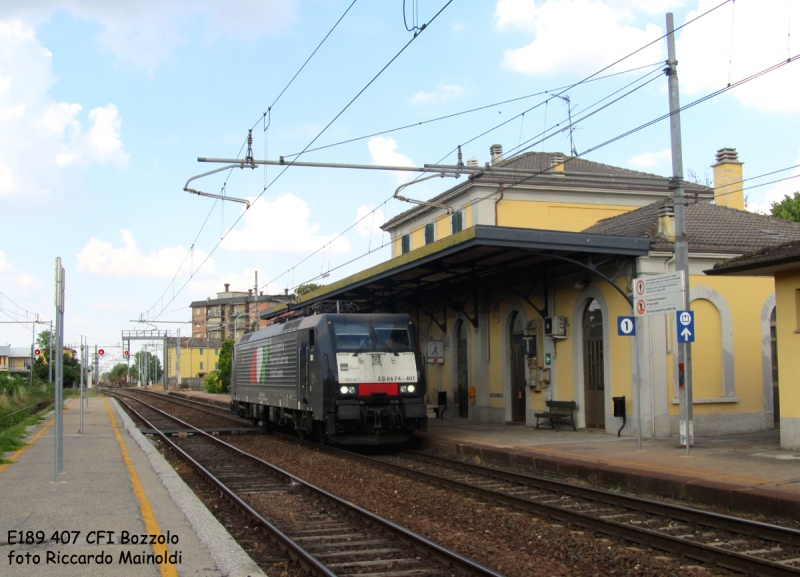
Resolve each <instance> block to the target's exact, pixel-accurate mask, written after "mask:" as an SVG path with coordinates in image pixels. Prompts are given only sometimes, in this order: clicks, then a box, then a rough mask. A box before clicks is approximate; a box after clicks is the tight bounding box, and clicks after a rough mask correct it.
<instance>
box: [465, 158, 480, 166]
mask: <svg viewBox="0 0 800 577" xmlns="http://www.w3.org/2000/svg"><path fill="white" fill-rule="evenodd" d="M467 166H476V167H477V166H478V159H477V158H476V157H474V156H473V157H472V158H468V159H467Z"/></svg>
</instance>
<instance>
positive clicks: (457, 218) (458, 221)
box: [450, 210, 464, 234]
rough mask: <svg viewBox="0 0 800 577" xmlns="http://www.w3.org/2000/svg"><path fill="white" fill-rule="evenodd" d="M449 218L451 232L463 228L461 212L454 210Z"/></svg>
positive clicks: (459, 230)
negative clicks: (451, 227) (451, 226)
mask: <svg viewBox="0 0 800 577" xmlns="http://www.w3.org/2000/svg"><path fill="white" fill-rule="evenodd" d="M450 219H451V222H452V225H453V234H455V233H457V232H461V231H462V230H464V222H463V213H462V212H461V211H460V210H457V211H455V212H454V213H453V216H451V217H450Z"/></svg>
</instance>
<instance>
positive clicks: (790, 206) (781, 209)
mask: <svg viewBox="0 0 800 577" xmlns="http://www.w3.org/2000/svg"><path fill="white" fill-rule="evenodd" d="M772 216H774V217H776V218H782V219H783V220H791V221H792V222H800V192H795V193H794V195H792V196H789V195H788V194H787V195H786V196H784V197H783V200H782V201H780V202H773V203H772Z"/></svg>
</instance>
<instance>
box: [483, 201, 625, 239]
mask: <svg viewBox="0 0 800 577" xmlns="http://www.w3.org/2000/svg"><path fill="white" fill-rule="evenodd" d="M635 208H637V207H633V206H622V205H613V204H577V203H565V202H539V201H529V200H502V201H500V203H499V204H498V205H497V224H499V225H500V226H516V227H521V228H538V229H545V230H563V231H570V232H579V231H582V230H584V229H586V228H589V227H590V226H592V225H593V224H595V223H596V222H597V221H598V220H601V219H604V218H609V217H612V216H617V215H619V214H624V213H626V212H630V211H631V210H633V209H635Z"/></svg>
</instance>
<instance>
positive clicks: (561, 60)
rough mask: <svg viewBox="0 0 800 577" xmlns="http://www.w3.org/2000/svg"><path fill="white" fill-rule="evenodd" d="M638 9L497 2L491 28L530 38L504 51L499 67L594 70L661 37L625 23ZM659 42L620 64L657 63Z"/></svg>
mask: <svg viewBox="0 0 800 577" xmlns="http://www.w3.org/2000/svg"><path fill="white" fill-rule="evenodd" d="M662 4H666V2H662ZM670 4H675V2H672V3H670ZM638 9H639V3H636V4H634V3H633V2H619V1H618V2H614V1H611V2H607V3H606V2H602V1H600V0H547V1H546V2H544V3H542V4H541V5H539V4H535V3H534V2H533V1H531V0H529V1H524V0H500V1H499V2H498V3H497V8H496V11H495V23H496V25H497V27H498V28H499V29H500V30H504V29H507V28H511V27H515V28H521V29H523V30H529V31H531V32H533V33H534V35H535V38H534V40H533V42H532V43H531V44H529V45H527V46H524V47H522V48H517V49H511V50H506V51H505V53H504V59H503V63H502V66H503V67H504V68H507V69H510V70H514V71H517V72H523V73H526V74H554V73H560V72H565V71H567V72H570V73H572V74H573V75H575V74H577V75H582V74H587V73H590V72H594V71H595V70H597V69H599V68H601V67H603V66H606V65H608V64H610V63H611V62H613V61H615V60H617V59H618V58H621V57H623V56H625V55H627V54H628V53H630V52H632V51H633V50H635V49H637V48H639V47H640V46H642V45H644V44H647V43H648V42H651V41H653V40H655V39H656V38H658V37H659V36H660V35H661V34H662V29H661V27H660V26H656V25H654V24H649V23H648V24H645V25H644V26H643V27H641V28H638V27H636V26H635V25H630V24H626V23H625V21H626V20H628V19H630V18H631V16H632V14H633V12H634V11H635V10H638ZM576 39H579V40H576ZM662 44H663V43H656V44H654V45H653V46H651V47H649V48H647V49H645V50H643V51H642V52H639V53H638V54H636V55H635V56H633V57H631V58H629V59H627V60H626V61H625V66H626V67H634V66H642V65H645V64H650V63H653V62H657V61H659V60H662V59H663V51H664V47H663V46H662Z"/></svg>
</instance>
